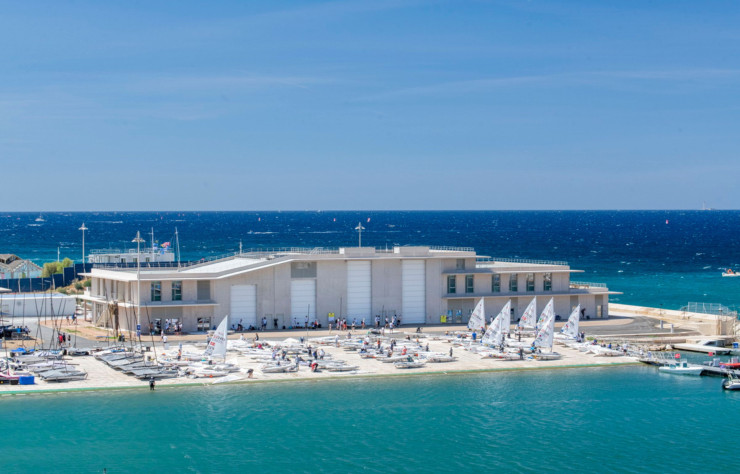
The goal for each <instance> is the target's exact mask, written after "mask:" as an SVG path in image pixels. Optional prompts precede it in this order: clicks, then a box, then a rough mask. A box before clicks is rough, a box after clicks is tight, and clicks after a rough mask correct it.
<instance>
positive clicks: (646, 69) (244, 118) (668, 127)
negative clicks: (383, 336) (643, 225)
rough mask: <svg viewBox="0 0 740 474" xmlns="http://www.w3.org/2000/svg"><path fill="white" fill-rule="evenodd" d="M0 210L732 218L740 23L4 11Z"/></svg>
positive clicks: (737, 15)
mask: <svg viewBox="0 0 740 474" xmlns="http://www.w3.org/2000/svg"><path fill="white" fill-rule="evenodd" d="M0 7H1V8H2V14H1V15H0V42H1V43H2V44H3V47H2V48H0V163H2V169H3V175H4V180H3V184H2V187H1V188H0V189H2V195H3V204H2V205H0V208H1V209H2V210H4V211H54V210H69V211H73V210H255V209H259V210H263V209H264V210H278V209H280V210H288V209H297V210H301V209H695V208H700V207H701V206H702V202H706V203H707V206H712V207H716V208H722V209H737V208H740V204H739V200H740V193H738V192H737V190H736V188H737V183H738V179H739V178H740V157H739V156H738V155H739V150H740V146H738V145H740V143H739V142H740V133H738V132H739V127H738V125H739V123H740V120H739V119H740V54H738V51H740V29H739V28H738V27H737V25H738V24H740V4H738V3H736V2H683V1H662V2H655V1H652V2H651V1H639V2H632V1H624V0H620V1H612V2H582V1H573V2H565V1H563V2H552V1H547V2H545V1H535V0H533V1H514V0H510V1H471V2H466V1H449V2H445V1H439V2H424V1H403V0H399V1H385V0H373V1H332V2H290V1H278V2H276V1H266V2H258V1H250V2H243V1H233V2H230V1H219V2H205V1H203V2H192V1H172V2H150V1H127V2H124V1H115V2H113V1H111V2H97V1H96V2H93V1H89V2H87V1H75V2H61V1H49V2H43V1H38V2H13V1H0Z"/></svg>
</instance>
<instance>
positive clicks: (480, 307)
mask: <svg viewBox="0 0 740 474" xmlns="http://www.w3.org/2000/svg"><path fill="white" fill-rule="evenodd" d="M485 327H486V312H485V305H484V303H483V298H481V299H480V301H478V304H477V305H475V309H473V312H472V313H471V314H470V319H469V320H468V329H471V330H473V331H479V330H483V329H485Z"/></svg>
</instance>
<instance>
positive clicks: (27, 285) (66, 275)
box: [0, 263, 92, 293]
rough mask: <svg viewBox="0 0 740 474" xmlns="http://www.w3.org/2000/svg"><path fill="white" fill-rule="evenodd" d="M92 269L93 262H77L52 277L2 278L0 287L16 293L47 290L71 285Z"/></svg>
mask: <svg viewBox="0 0 740 474" xmlns="http://www.w3.org/2000/svg"><path fill="white" fill-rule="evenodd" d="M91 269H92V264H91V263H86V264H82V263H75V264H74V265H73V266H71V267H67V268H64V269H63V271H62V273H57V274H55V275H52V276H50V277H38V278H9V279H6V280H0V287H1V288H7V289H9V290H10V291H12V292H14V293H29V292H35V291H46V290H50V289H54V288H59V287H62V286H68V285H71V284H72V283H74V281H75V280H77V279H79V278H81V275H80V274H81V273H86V272H89V271H90V270H91Z"/></svg>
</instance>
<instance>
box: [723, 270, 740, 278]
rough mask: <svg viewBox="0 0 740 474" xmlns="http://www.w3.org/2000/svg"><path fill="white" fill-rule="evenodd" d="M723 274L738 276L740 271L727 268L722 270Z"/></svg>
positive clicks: (725, 275)
mask: <svg viewBox="0 0 740 474" xmlns="http://www.w3.org/2000/svg"><path fill="white" fill-rule="evenodd" d="M722 276H723V277H736V276H740V273H737V272H735V270H733V269H732V268H728V269H727V270H725V271H724V272H722Z"/></svg>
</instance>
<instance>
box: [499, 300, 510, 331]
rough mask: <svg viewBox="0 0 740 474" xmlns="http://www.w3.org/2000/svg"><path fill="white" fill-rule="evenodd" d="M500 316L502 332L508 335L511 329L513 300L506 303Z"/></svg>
mask: <svg viewBox="0 0 740 474" xmlns="http://www.w3.org/2000/svg"><path fill="white" fill-rule="evenodd" d="M499 316H501V332H502V333H503V334H508V332H509V330H510V329H511V300H509V301H507V302H506V304H505V305H504V307H503V308H502V309H501V312H500V313H499Z"/></svg>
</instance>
